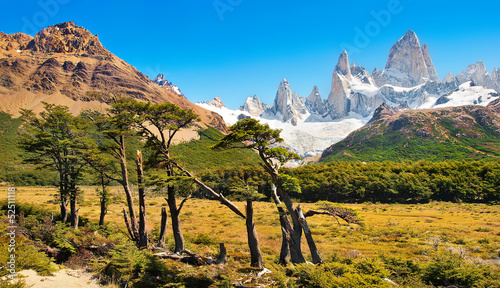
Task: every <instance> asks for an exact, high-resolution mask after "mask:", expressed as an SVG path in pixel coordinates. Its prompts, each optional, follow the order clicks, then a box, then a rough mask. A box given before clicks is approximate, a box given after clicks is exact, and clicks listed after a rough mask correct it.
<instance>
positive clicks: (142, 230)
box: [136, 150, 149, 248]
mask: <svg viewBox="0 0 500 288" xmlns="http://www.w3.org/2000/svg"><path fill="white" fill-rule="evenodd" d="M136 164H137V183H138V185H139V193H138V194H139V242H138V246H139V248H147V247H148V242H149V239H148V231H147V219H146V195H145V191H144V171H143V169H142V152H141V151H140V150H137V159H136Z"/></svg>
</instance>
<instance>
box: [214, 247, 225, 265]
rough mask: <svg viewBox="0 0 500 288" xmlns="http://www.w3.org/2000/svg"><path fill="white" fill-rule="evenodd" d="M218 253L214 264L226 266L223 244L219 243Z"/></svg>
mask: <svg viewBox="0 0 500 288" xmlns="http://www.w3.org/2000/svg"><path fill="white" fill-rule="evenodd" d="M219 246H220V252H219V256H217V260H215V264H226V262H227V250H226V247H224V243H220V244H219Z"/></svg>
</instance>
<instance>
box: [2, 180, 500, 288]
mask: <svg viewBox="0 0 500 288" xmlns="http://www.w3.org/2000/svg"><path fill="white" fill-rule="evenodd" d="M3 189H4V190H5V193H2V198H0V201H5V200H6V196H7V192H6V191H7V188H6V187H5V188H3ZM82 192H83V193H82V196H81V200H80V202H79V206H80V207H81V210H80V217H82V219H81V221H82V223H83V224H84V225H87V226H90V227H92V226H93V227H96V226H97V225H96V223H97V222H98V219H99V199H98V196H97V192H96V188H95V187H82ZM55 195H57V190H56V189H55V188H48V187H18V188H17V193H16V203H18V205H23V203H29V204H32V205H34V206H36V207H44V208H46V209H48V211H53V212H54V214H57V213H58V211H59V210H58V205H57V201H56V198H55ZM111 195H112V196H111V199H112V204H111V205H110V206H109V212H108V214H107V216H106V219H105V222H106V225H107V226H108V227H113V229H115V231H119V230H123V231H125V225H124V221H123V217H122V212H121V211H122V208H123V207H126V202H125V197H124V195H123V191H122V189H120V187H113V188H112V190H111ZM137 204H138V203H136V205H137ZM236 204H237V205H238V207H239V208H240V209H241V210H242V211H244V209H245V208H244V203H243V202H236ZM162 206H166V201H165V200H164V198H163V197H162V196H161V195H153V194H151V195H150V196H149V197H148V199H147V217H148V229H149V231H150V237H151V238H152V240H153V241H154V240H155V239H156V238H157V237H158V228H159V225H160V215H161V213H160V210H161V207H162ZM343 206H345V207H349V208H352V209H355V210H356V211H357V212H358V216H359V217H360V218H361V219H362V220H363V222H364V224H365V225H364V227H361V226H358V225H355V224H353V225H350V226H349V225H348V224H347V223H345V222H342V220H340V221H341V222H340V224H341V225H339V223H338V222H337V221H336V220H335V219H334V218H332V217H331V216H326V215H316V216H313V217H311V218H308V223H309V226H310V228H311V230H312V232H313V235H314V238H315V241H316V244H317V246H318V249H319V251H320V253H321V255H322V258H323V260H324V261H325V262H327V263H328V262H332V261H333V262H335V261H340V260H339V259H344V260H342V261H345V259H350V260H349V261H351V260H353V259H354V260H355V259H383V258H384V257H397V258H398V259H407V260H411V261H414V262H415V263H425V262H426V261H428V260H429V259H430V258H431V257H433V255H435V254H436V253H437V252H438V251H441V252H444V253H452V254H453V253H454V254H457V255H461V257H466V259H472V260H473V261H480V263H483V264H487V265H490V264H491V265H495V264H494V263H498V261H499V259H500V258H499V257H500V206H498V205H486V204H454V203H446V202H430V203H428V204H372V203H363V204H343ZM136 207H138V206H136ZM316 208H318V204H312V203H304V204H302V209H303V211H308V210H310V209H316ZM254 210H255V211H254V213H255V223H256V227H257V232H258V234H259V240H260V247H261V250H262V252H263V255H264V262H265V266H266V267H275V266H276V263H277V261H278V256H279V251H280V245H281V230H280V225H279V219H278V212H277V210H276V207H275V205H274V204H272V203H267V202H256V203H254ZM167 211H168V209H167ZM181 219H182V229H183V232H184V237H185V239H186V248H187V249H189V250H191V251H194V252H196V253H199V254H200V255H203V256H216V255H217V254H218V249H219V247H218V243H220V242H223V243H225V245H226V248H227V250H228V257H229V262H228V266H227V267H233V268H234V269H235V270H236V271H240V272H241V271H246V270H244V269H247V268H249V267H250V266H249V264H250V254H249V250H248V245H247V235H246V229H245V220H244V219H241V218H239V217H238V216H236V215H235V214H234V213H233V212H231V211H230V210H229V209H227V207H225V206H223V205H221V204H219V203H218V202H217V201H211V200H202V199H190V200H188V201H187V202H186V204H185V206H184V208H183V210H182V212H181ZM169 222H170V219H169ZM167 231H168V234H167V237H166V239H167V240H166V242H167V247H170V248H173V244H174V243H173V239H172V234H171V232H170V225H168V230H167ZM96 233H97V232H96ZM124 235H125V234H124ZM123 237H126V236H123ZM302 245H303V246H302V250H303V251H304V255H305V256H306V260H308V261H311V259H310V256H309V253H308V247H307V244H306V241H305V240H303V243H302ZM472 260H471V261H472ZM176 265H177V264H176ZM233 268H226V269H233ZM242 269H243V270H242ZM496 269H498V265H497V268H496ZM496 271H497V272H498V270H496ZM230 274H231V273H230ZM389 274H390V273H389ZM242 277H243V276H242ZM236 278H238V277H236ZM232 281H233V282H234V281H235V280H234V279H232ZM269 281H271V280H269ZM273 281H274V282H272V281H271V282H269V283H267V284H266V285H265V286H268V285H269V286H271V284H270V283H274V284H276V283H281V282H280V281H278V280H273ZM276 281H277V282H276ZM308 281H309V280H308ZM251 282H252V281H251ZM282 282H286V281H285V280H283V281H282ZM419 283H421V282H419ZM406 284H408V283H406ZM410 284H411V283H410ZM410 284H408V286H405V287H418V285H419V284H418V283H417V284H414V286H412V285H413V284H412V285H410ZM277 286H280V285H277ZM281 286H282V285H281ZM305 286H307V285H305ZM282 287H293V286H289V285H288V286H287V285H285V286H282ZM321 287H322V286H321ZM325 287H326V286H325ZM331 287H337V286H331ZM339 287H340V286H339ZM374 287H375V286H374ZM381 287H385V286H381ZM429 287H432V286H429ZM459 287H469V286H459ZM470 287H472V286H470ZM474 287H476V286H474ZM478 287H480V286H478ZM495 287H496V286H495Z"/></svg>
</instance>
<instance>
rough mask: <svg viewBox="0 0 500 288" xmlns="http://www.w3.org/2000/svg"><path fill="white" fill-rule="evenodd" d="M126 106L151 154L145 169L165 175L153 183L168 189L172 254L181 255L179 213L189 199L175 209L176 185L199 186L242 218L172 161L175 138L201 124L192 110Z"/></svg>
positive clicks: (165, 105)
mask: <svg viewBox="0 0 500 288" xmlns="http://www.w3.org/2000/svg"><path fill="white" fill-rule="evenodd" d="M127 105H128V106H127V109H128V111H130V112H131V113H134V114H136V115H137V116H136V117H135V118H134V123H135V125H136V127H137V128H138V130H139V132H140V134H141V135H142V136H143V137H144V139H145V140H146V144H145V146H146V148H148V149H149V150H150V151H151V153H150V157H149V159H148V161H147V167H149V168H151V167H154V168H158V169H163V170H165V171H166V176H165V177H164V176H162V175H156V177H154V180H155V181H154V182H153V183H155V185H158V186H166V187H167V198H166V200H167V203H168V207H169V209H170V217H171V226H172V231H173V235H174V240H175V249H174V252H175V253H181V252H182V251H184V237H183V235H182V230H181V222H180V212H181V209H182V207H183V205H184V203H185V202H186V200H187V199H189V198H190V196H189V195H187V197H185V198H184V200H183V201H182V202H181V203H180V205H177V198H176V196H177V195H176V194H177V193H176V189H175V188H176V185H175V184H176V183H180V182H182V181H185V180H187V179H190V180H192V181H194V182H195V183H196V184H198V185H200V186H202V187H203V188H204V189H205V190H206V191H208V192H209V193H211V195H212V196H215V197H216V198H217V199H219V200H220V201H221V203H222V204H224V205H226V206H228V207H229V208H230V209H231V210H233V211H234V212H235V213H237V214H238V215H240V216H241V217H244V215H243V214H242V213H241V212H240V211H239V209H238V207H236V206H235V205H234V204H233V203H231V202H230V201H229V200H227V199H226V198H224V197H223V196H222V195H220V194H218V193H216V192H214V191H213V190H212V189H210V188H209V187H208V186H206V185H204V184H203V183H202V182H201V181H199V180H198V179H197V178H196V177H194V176H193V175H192V174H191V173H190V172H189V171H187V170H185V169H184V168H183V167H182V166H181V165H179V164H178V163H176V162H175V161H174V160H173V159H172V156H171V154H170V149H171V146H172V141H173V140H174V137H175V136H176V135H177V133H178V132H179V131H180V130H181V129H184V128H188V127H190V126H191V125H193V124H194V123H195V122H197V121H200V118H199V117H198V115H196V114H195V113H194V112H193V110H191V109H183V108H180V107H179V106H177V105H176V104H174V103H162V104H154V103H150V102H148V103H144V102H138V101H131V102H130V103H128V104H127Z"/></svg>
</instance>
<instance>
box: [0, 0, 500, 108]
mask: <svg viewBox="0 0 500 288" xmlns="http://www.w3.org/2000/svg"><path fill="white" fill-rule="evenodd" d="M498 11H500V3H499V2H498V1H475V2H470V1H467V2H465V1H462V2H461V1H436V0H433V1H428V0H418V1H417V0H413V1H412V0H383V1H332V0H311V1H304V0H288V1H283V0H265V1H264V0H208V1H201V0H200V1H194V0H157V1H128V0H120V1H115V0H111V1H107V0H105V1H94V0H91V1H77V0H40V1H22V0H21V1H4V3H2V13H1V14H2V15H1V17H0V31H3V32H5V33H8V34H11V33H15V32H27V33H28V34H32V35H34V34H35V32H36V31H38V30H40V29H41V28H43V27H45V26H49V25H54V24H57V23H61V22H65V21H74V22H75V23H76V24H77V25H79V26H83V27H85V28H87V29H88V30H90V32H92V33H93V34H98V35H99V39H100V41H101V42H102V44H103V45H104V47H105V48H107V49H108V50H110V51H111V52H112V53H114V54H115V55H117V56H118V57H120V58H122V59H124V60H125V61H127V62H128V63H130V64H132V65H133V66H135V67H136V68H137V69H139V70H140V71H141V72H143V73H144V74H146V75H147V76H149V77H151V78H154V77H155V76H156V74H158V73H163V74H165V75H166V77H167V79H168V80H169V81H172V82H174V84H176V85H178V86H179V87H180V88H181V90H182V91H183V92H184V94H185V95H186V97H187V98H188V99H189V100H191V101H192V102H198V101H202V100H207V101H208V100H211V99H213V98H214V97H215V96H220V97H221V98H222V100H223V102H224V103H226V105H227V106H228V107H230V108H233V109H234V108H238V107H239V106H240V105H242V104H243V102H244V100H245V98H246V97H247V96H251V95H254V94H257V95H258V96H259V97H260V98H261V100H262V101H263V102H265V103H267V104H270V105H271V104H272V101H273V100H274V96H275V94H276V90H277V88H278V85H279V83H280V81H281V80H282V79H283V78H287V79H288V80H289V82H290V85H291V88H292V90H293V91H295V92H297V93H298V94H299V95H300V96H303V97H307V96H308V95H309V94H310V92H311V90H312V88H313V86H314V85H317V86H318V87H319V90H320V93H321V96H322V98H324V99H325V98H327V97H328V94H329V92H330V86H331V76H332V72H333V69H334V67H335V64H336V62H337V59H338V56H339V54H340V53H341V52H342V50H343V49H344V48H349V49H348V52H350V55H349V57H350V59H349V60H350V61H351V62H353V61H354V62H355V63H356V64H358V65H363V66H364V67H365V68H367V70H368V71H369V72H370V73H371V72H372V70H373V69H374V68H375V67H377V68H378V69H381V68H384V66H385V63H386V61H387V56H388V54H389V50H390V48H391V47H392V45H393V44H394V43H395V42H396V41H397V40H398V39H399V38H401V37H402V36H403V35H404V34H405V33H406V31H407V30H408V29H411V30H414V31H415V32H416V33H417V35H418V37H419V39H420V42H421V44H423V43H427V44H428V46H429V51H430V54H431V58H432V60H433V62H434V65H435V66H436V70H437V72H438V75H439V77H440V78H441V79H442V78H443V77H444V76H445V75H446V74H447V73H448V71H451V72H452V74H458V73H460V72H461V71H463V70H465V69H466V68H467V65H469V64H473V63H476V62H477V61H479V60H483V62H484V63H485V65H486V68H487V69H488V71H489V72H490V73H491V71H492V70H493V68H494V67H498V66H500V53H499V51H500V50H499V47H500V45H499V44H500V24H498V23H499V22H498V13H499V12H498Z"/></svg>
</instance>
